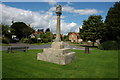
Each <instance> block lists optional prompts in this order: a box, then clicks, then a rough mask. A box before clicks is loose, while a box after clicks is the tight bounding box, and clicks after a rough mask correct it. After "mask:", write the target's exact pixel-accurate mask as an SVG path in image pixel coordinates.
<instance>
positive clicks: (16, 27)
mask: <svg viewBox="0 0 120 80" xmlns="http://www.w3.org/2000/svg"><path fill="white" fill-rule="evenodd" d="M11 28H12V29H13V30H12V33H13V34H14V35H17V37H18V38H19V39H21V38H23V37H28V36H29V35H31V34H32V33H33V32H34V29H32V28H31V27H28V26H27V25H26V24H25V23H23V22H15V23H13V24H12V26H11Z"/></svg>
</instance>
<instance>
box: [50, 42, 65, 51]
mask: <svg viewBox="0 0 120 80" xmlns="http://www.w3.org/2000/svg"><path fill="white" fill-rule="evenodd" d="M51 48H55V49H62V48H64V42H53V43H52V44H51Z"/></svg>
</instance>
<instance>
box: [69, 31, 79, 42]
mask: <svg viewBox="0 0 120 80" xmlns="http://www.w3.org/2000/svg"><path fill="white" fill-rule="evenodd" d="M79 39H80V34H79V33H75V32H71V33H70V34H69V40H70V41H71V42H76V43H78V42H79Z"/></svg>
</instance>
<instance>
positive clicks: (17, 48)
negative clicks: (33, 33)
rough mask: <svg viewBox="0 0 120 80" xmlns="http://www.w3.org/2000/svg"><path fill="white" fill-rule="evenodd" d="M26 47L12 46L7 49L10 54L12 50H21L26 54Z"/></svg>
mask: <svg viewBox="0 0 120 80" xmlns="http://www.w3.org/2000/svg"><path fill="white" fill-rule="evenodd" d="M28 48H29V47H28V46H12V47H8V53H10V52H12V51H13V50H21V51H24V52H26V51H27V50H28Z"/></svg>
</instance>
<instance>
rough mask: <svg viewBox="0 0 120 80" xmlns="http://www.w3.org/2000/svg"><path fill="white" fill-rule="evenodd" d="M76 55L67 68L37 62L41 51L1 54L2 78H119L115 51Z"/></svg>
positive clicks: (79, 51) (95, 51)
mask: <svg viewBox="0 0 120 80" xmlns="http://www.w3.org/2000/svg"><path fill="white" fill-rule="evenodd" d="M72 51H74V52H76V53H77V54H76V59H75V60H74V61H73V62H72V63H70V64H67V65H58V64H54V63H49V62H44V61H37V60H36V55H37V53H39V52H42V50H28V52H22V51H16V52H15V53H11V54H9V53H7V51H3V53H2V61H3V62H2V63H3V66H2V70H3V72H2V77H3V78H118V51H115V50H109V51H106V50H105V51H103V50H92V51H91V53H90V54H84V51H82V50H72Z"/></svg>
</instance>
